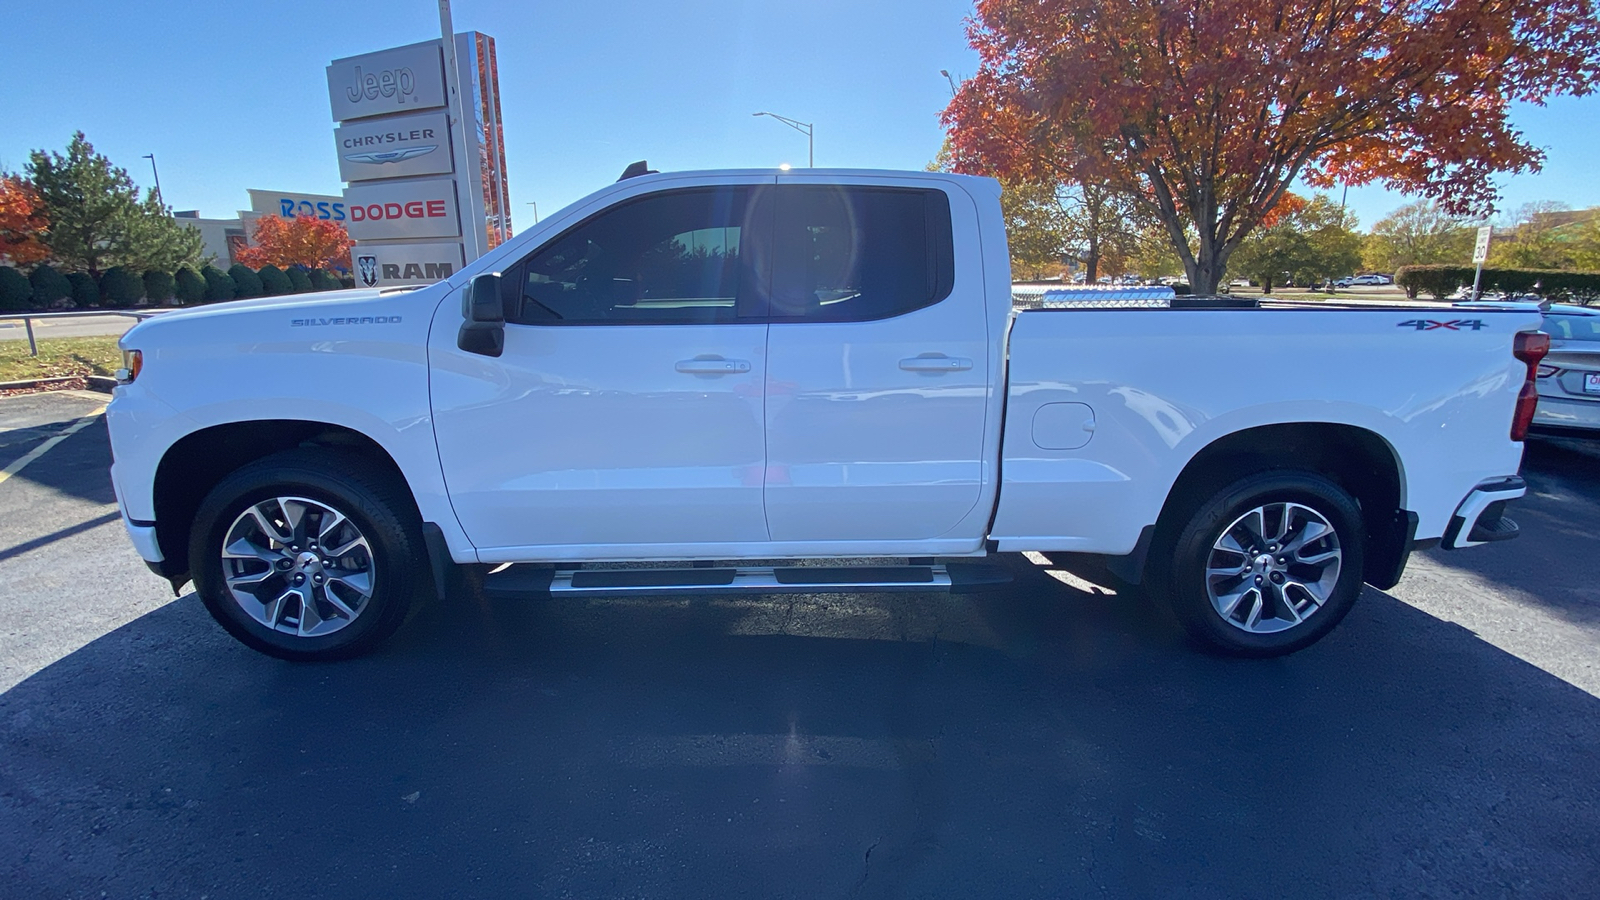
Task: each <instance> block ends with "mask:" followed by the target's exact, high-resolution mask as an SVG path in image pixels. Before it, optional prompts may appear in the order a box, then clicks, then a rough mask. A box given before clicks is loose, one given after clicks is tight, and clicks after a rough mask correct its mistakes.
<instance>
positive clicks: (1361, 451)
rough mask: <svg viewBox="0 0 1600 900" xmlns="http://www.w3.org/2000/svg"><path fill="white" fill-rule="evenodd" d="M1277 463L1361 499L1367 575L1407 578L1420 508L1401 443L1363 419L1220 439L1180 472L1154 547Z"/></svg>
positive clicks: (1384, 583)
mask: <svg viewBox="0 0 1600 900" xmlns="http://www.w3.org/2000/svg"><path fill="white" fill-rule="evenodd" d="M1273 469H1307V470H1310V471H1312V472H1317V473H1319V474H1321V475H1323V476H1325V477H1327V478H1329V479H1330V480H1332V481H1333V482H1334V483H1335V484H1338V485H1339V486H1340V487H1341V488H1343V489H1344V490H1345V491H1347V492H1348V493H1349V494H1350V495H1351V496H1352V497H1354V498H1355V499H1356V503H1357V505H1358V506H1359V507H1360V509H1361V516H1362V525H1363V527H1364V529H1365V535H1364V539H1365V540H1364V549H1365V550H1366V554H1365V555H1366V565H1365V571H1364V572H1363V576H1364V577H1363V580H1364V581H1366V582H1368V583H1371V584H1373V585H1375V586H1377V587H1379V588H1389V587H1393V586H1394V584H1395V582H1397V581H1399V577H1400V570H1401V569H1403V567H1404V565H1405V561H1406V557H1407V555H1409V553H1410V547H1411V540H1412V538H1413V537H1414V534H1415V528H1416V516H1415V514H1412V513H1409V512H1408V511H1407V510H1406V509H1405V472H1404V470H1403V468H1402V464H1401V461H1400V455H1399V453H1397V452H1396V451H1395V448H1394V446H1393V445H1392V444H1390V443H1389V441H1387V440H1386V439H1384V437H1383V436H1382V435H1380V434H1378V433H1377V432H1375V431H1372V430H1371V429H1368V428H1363V427H1361V426H1359V425H1349V424H1343V423H1333V422H1296V423H1285V424H1273V425H1259V426H1255V427H1251V428H1245V429H1241V430H1239V431H1234V432H1230V433H1229V434H1226V435H1223V436H1221V437H1219V438H1216V439H1215V440H1213V441H1212V442H1211V443H1209V444H1207V445H1206V446H1205V447H1203V448H1201V449H1200V451H1199V452H1197V453H1195V454H1194V455H1193V456H1192V457H1190V458H1189V460H1188V462H1186V463H1185V464H1184V467H1183V469H1182V470H1181V471H1180V472H1179V474H1178V477H1177V479H1176V480H1175V481H1174V482H1173V484H1172V488H1171V489H1170V490H1169V491H1168V492H1167V497H1166V501H1165V502H1164V503H1163V504H1162V507H1161V513H1160V516H1159V517H1158V518H1157V520H1156V523H1155V527H1154V529H1153V532H1152V534H1151V541H1150V546H1151V547H1152V548H1159V547H1166V546H1169V545H1170V543H1171V541H1173V540H1175V539H1176V536H1177V532H1178V531H1179V530H1181V529H1182V528H1183V526H1184V523H1186V522H1187V521H1188V518H1189V516H1190V515H1192V514H1193V512H1194V510H1195V509H1196V508H1197V507H1198V506H1199V505H1200V504H1201V503H1202V502H1204V501H1205V499H1206V498H1207V497H1209V496H1211V495H1212V494H1214V493H1216V492H1217V491H1219V490H1221V489H1222V488H1224V487H1226V486H1227V485H1229V484H1232V483H1233V482H1235V481H1237V480H1238V479H1240V478H1243V477H1245V476H1247V475H1250V474H1252V473H1257V472H1263V471H1269V470H1273Z"/></svg>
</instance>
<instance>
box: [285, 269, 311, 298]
mask: <svg viewBox="0 0 1600 900" xmlns="http://www.w3.org/2000/svg"><path fill="white" fill-rule="evenodd" d="M283 274H285V275H287V276H289V286H290V287H291V288H292V290H291V291H290V293H294V294H309V293H311V278H310V276H308V275H306V270H305V269H302V268H300V267H299V266H290V267H289V268H288V269H287V270H285V271H284V273H283Z"/></svg>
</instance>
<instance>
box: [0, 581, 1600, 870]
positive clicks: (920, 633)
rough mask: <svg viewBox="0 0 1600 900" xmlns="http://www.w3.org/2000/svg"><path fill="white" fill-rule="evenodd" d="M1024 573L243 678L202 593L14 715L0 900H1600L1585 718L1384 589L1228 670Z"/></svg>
mask: <svg viewBox="0 0 1600 900" xmlns="http://www.w3.org/2000/svg"><path fill="white" fill-rule="evenodd" d="M1012 564H1013V565H1014V566H1015V567H1016V571H1017V575H1018V578H1019V580H1018V582H1017V583H1016V584H1015V585H1014V586H1013V587H1012V588H1010V589H1008V590H1005V591H1002V592H997V593H992V594H983V595H972V596H967V597H929V596H909V595H901V596H890V595H856V596H839V595H832V596H830V595H817V596H806V597H795V598H763V599H760V600H752V601H737V602H733V601H728V602H709V601H695V602H681V603H680V602H667V601H647V602H626V603H624V602H576V601H566V602H559V603H557V602H542V603H505V602H501V603H489V602H485V601H480V600H473V599H470V598H467V597H453V598H451V600H450V601H448V602H446V603H442V604H434V605H432V606H430V607H428V608H427V609H425V610H424V611H422V612H421V613H420V614H419V615H418V616H417V617H416V618H415V619H414V620H413V621H412V622H411V623H410V624H409V625H408V626H407V629H406V630H405V631H403V632H402V633H401V635H400V636H399V638H398V639H397V640H396V641H395V642H394V643H393V644H391V645H390V646H389V647H387V648H386V649H385V650H384V651H383V652H381V653H380V654H378V655H375V656H373V657H369V658H366V659H361V660H356V661H353V662H349V663H343V664H337V665H291V664H286V663H281V662H278V661H275V660H270V659H267V658H264V657H260V656H256V655H254V654H252V653H251V652H250V651H248V650H245V649H243V648H242V647H239V646H238V645H236V644H234V643H233V642H232V641H231V640H229V639H228V638H226V637H225V636H224V635H222V633H221V632H220V630H219V629H217V628H216V627H215V626H214V625H212V624H211V622H210V621H209V620H208V619H207V618H206V617H205V614H204V612H203V610H202V609H201V608H200V605H199V604H198V602H197V601H196V600H195V599H194V597H193V596H192V595H186V596H184V597H183V598H181V599H180V600H178V601H175V602H173V603H171V604H169V605H168V606H166V607H163V608H161V609H160V610H158V611H157V612H154V613H152V614H150V615H147V616H145V617H143V618H141V619H139V620H137V621H135V622H133V623H131V624H129V625H127V626H125V627H123V628H121V629H119V630H117V631H115V632H113V633H110V634H108V635H106V636H104V637H103V638H101V639H99V640H96V641H94V642H93V643H91V644H89V645H87V646H85V647H83V648H82V649H81V650H79V651H77V652H75V653H72V654H71V655H69V656H67V657H66V658H64V659H62V660H60V661H59V662H57V663H55V664H53V665H51V666H49V667H48V668H46V669H44V670H43V671H41V672H39V673H38V674H36V675H35V676H34V677H32V678H30V679H28V680H27V681H25V682H23V683H21V684H20V685H18V686H17V687H16V688H14V689H13V690H11V691H9V692H7V693H6V694H4V695H3V696H0V759H4V760H5V765H4V766H0V836H3V838H4V839H3V840H0V878H3V879H5V881H6V882H7V883H9V884H11V885H12V886H13V889H14V890H15V891H16V892H17V894H16V895H17V896H29V897H40V898H44V897H55V896H68V895H71V896H76V895H78V894H80V893H85V892H88V891H90V890H91V889H93V890H104V891H107V892H109V893H110V894H111V895H113V896H143V895H146V894H148V895H152V896H154V895H157V894H160V895H166V894H169V893H170V894H184V895H198V894H201V893H210V894H211V895H212V896H239V895H243V894H245V893H250V894H265V895H276V896H311V895H316V896H324V897H371V896H386V897H409V896H419V897H420V896H427V897H437V896H446V895H452V896H453V895H475V896H508V895H517V896H521V895H556V896H635V895H640V896H642V895H651V896H692V897H714V896H729V897H733V896H771V897H783V896H794V897H843V896H901V895H915V896H952V897H963V898H969V897H973V896H1004V897H1032V896H1052V897H1059V896H1077V895H1083V894H1088V893H1091V892H1094V893H1103V894H1110V895H1112V896H1134V895H1161V896H1189V897H1205V896H1217V897H1223V896H1227V897H1234V896H1247V895H1248V896H1284V895H1317V896H1328V895H1350V894H1362V895H1368V894H1391V893H1397V892H1405V893H1412V892H1426V893H1436V894H1464V893H1474V892H1482V891H1485V890H1487V891H1492V892H1498V891H1502V890H1505V891H1511V890H1515V891H1519V892H1523V893H1528V894H1533V895H1546V896H1579V895H1582V894H1585V893H1587V892H1588V891H1589V890H1591V887H1592V885H1593V884H1594V883H1596V879H1597V878H1600V850H1597V844H1596V842H1595V841H1594V840H1593V837H1594V833H1595V825H1594V823H1595V822H1596V821H1600V809H1597V806H1600V786H1597V782H1596V780H1595V779H1594V777H1593V773H1594V772H1595V771H1596V768H1597V763H1600V759H1597V751H1596V749H1595V748H1596V747H1600V715H1597V713H1600V701H1597V699H1596V698H1594V697H1592V696H1590V695H1588V694H1586V693H1584V692H1582V691H1579V690H1577V689H1575V688H1573V687H1571V686H1569V685H1567V684H1565V683H1563V682H1561V681H1559V680H1557V679H1555V678H1553V677H1551V676H1549V675H1547V674H1545V673H1544V672H1542V671H1540V670H1538V669H1536V668H1534V667H1533V666H1531V665H1528V664H1526V663H1524V662H1522V661H1521V660H1519V659H1517V658H1515V657H1513V656H1510V655H1508V654H1506V653H1503V652H1501V651H1499V650H1497V649H1495V648H1494V647H1491V646H1489V645H1487V644H1485V643H1483V642H1481V641H1479V640H1478V639H1477V638H1475V637H1474V636H1473V635H1471V634H1469V633H1467V632H1466V631H1464V630H1463V629H1461V628H1459V627H1457V626H1454V625H1451V624H1447V623H1444V622H1441V621H1439V620H1437V619H1434V618H1432V617H1430V616H1428V615H1426V614H1423V613H1421V612H1419V611H1417V610H1416V609H1414V608H1412V607H1409V606H1406V605H1405V604H1403V603H1400V602H1398V601H1396V600H1394V599H1393V598H1391V597H1389V596H1387V595H1385V594H1383V593H1380V592H1376V591H1370V590H1369V591H1368V592H1367V594H1366V595H1365V596H1364V597H1363V599H1362V601H1361V602H1360V603H1359V604H1358V605H1357V608H1356V610H1355V611H1354V612H1353V613H1352V614H1351V615H1350V617H1349V618H1348V619H1347V620H1346V622H1345V623H1344V624H1343V625H1342V626H1341V627H1340V628H1339V629H1338V630H1337V631H1335V632H1334V634H1333V635H1332V636H1330V637H1329V638H1328V639H1327V640H1325V641H1324V642H1323V643H1322V644H1320V645H1318V646H1316V647H1313V648H1311V649H1310V650H1307V651H1305V652H1303V653H1300V654H1298V655H1296V656H1293V657H1290V658H1287V659H1281V660H1269V661H1258V662H1241V661H1234V660H1225V659H1218V658H1215V657H1210V656H1206V655H1203V654H1200V653H1198V652H1196V651H1195V650H1194V649H1193V648H1191V647H1190V646H1188V644H1187V643H1186V642H1185V640H1184V639H1183V638H1182V636H1181V635H1180V634H1179V633H1178V632H1177V630H1176V629H1175V628H1174V627H1173V626H1172V625H1171V623H1170V622H1168V621H1166V620H1165V619H1164V618H1163V617H1161V616H1158V615H1156V614H1154V613H1153V611H1152V609H1151V607H1150V606H1149V605H1148V604H1144V603H1141V602H1129V600H1128V598H1120V597H1106V596H1099V595H1096V594H1093V593H1089V592H1085V591H1081V590H1074V589H1072V588H1069V587H1067V586H1065V585H1062V584H1060V583H1058V582H1057V581H1055V580H1054V579H1052V578H1051V577H1050V576H1049V575H1048V574H1047V573H1046V572H1045V571H1044V570H1043V569H1041V568H1039V567H1034V566H1029V565H1027V564H1026V563H1023V562H1019V561H1015V560H1014V561H1012ZM1513 885H1514V886H1515V887H1514V888H1513V887H1510V886H1513Z"/></svg>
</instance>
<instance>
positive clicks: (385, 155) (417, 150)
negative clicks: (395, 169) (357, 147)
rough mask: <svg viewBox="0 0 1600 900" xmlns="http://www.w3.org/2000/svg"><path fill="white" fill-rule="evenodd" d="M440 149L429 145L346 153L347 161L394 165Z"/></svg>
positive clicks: (434, 145)
mask: <svg viewBox="0 0 1600 900" xmlns="http://www.w3.org/2000/svg"><path fill="white" fill-rule="evenodd" d="M437 149H439V145H438V144H428V145H427V146H424V147H405V148H402V149H400V150H365V151H362V152H361V153H346V154H345V155H344V158H345V159H348V160H350V161H351V162H359V163H392V162H404V161H406V160H408V159H415V158H417V157H419V156H426V155H428V154H429V153H432V152H433V151H435V150H437Z"/></svg>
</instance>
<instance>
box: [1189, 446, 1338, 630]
mask: <svg viewBox="0 0 1600 900" xmlns="http://www.w3.org/2000/svg"><path fill="white" fill-rule="evenodd" d="M1361 521H1362V520H1361V510H1360V508H1359V507H1358V506H1357V505H1356V501H1355V500H1354V499H1352V498H1351V496H1350V495H1349V493H1347V492H1346V491H1345V490H1344V489H1343V488H1341V487H1339V486H1338V485H1336V484H1334V483H1333V482H1331V481H1329V480H1328V479H1326V478H1323V477H1321V476H1319V475H1314V474H1312V473H1310V472H1303V471H1298V470H1278V471H1270V472H1264V473H1261V474H1258V475H1251V476H1249V477H1246V478H1243V479H1240V480H1239V481H1236V482H1234V483H1233V484H1231V485H1229V486H1227V487H1225V488H1223V489H1222V490H1220V491H1218V492H1217V493H1216V494H1214V495H1212V496H1211V497H1210V498H1208V499H1206V500H1205V501H1203V502H1202V503H1200V505H1199V507H1198V508H1197V509H1196V510H1195V511H1194V514H1193V515H1192V516H1191V517H1190V518H1189V520H1188V522H1187V523H1186V524H1185V525H1184V527H1183V528H1182V530H1181V531H1179V532H1178V535H1177V538H1176V540H1175V541H1174V542H1173V543H1172V544H1171V549H1170V553H1169V554H1167V555H1166V556H1167V559H1166V565H1165V566H1163V571H1161V572H1160V573H1159V576H1158V585H1159V587H1160V588H1161V589H1162V590H1161V593H1163V594H1164V595H1165V596H1166V597H1167V598H1168V600H1169V602H1170V603H1171V605H1172V609H1173V611H1174V612H1175V613H1176V614H1177V616H1178V618H1179V619H1180V620H1181V621H1182V622H1183V624H1184V626H1185V627H1186V628H1187V629H1188V630H1189V633H1190V634H1192V635H1193V636H1194V637H1195V638H1197V639H1199V640H1200V641H1201V642H1203V643H1205V644H1207V645H1209V646H1210V647H1212V648H1214V649H1217V650H1220V651H1222V652H1224V653H1227V654H1230V655H1234V656H1253V657H1265V656H1281V655H1283V654H1287V653H1293V652H1294V651H1296V650H1299V649H1302V648H1304V647H1307V646H1309V645H1311V644H1313V643H1316V642H1317V641H1318V640H1320V639H1321V638H1322V637H1323V635H1326V634H1327V633H1328V632H1329V631H1332V630H1333V628H1334V626H1335V625H1338V624H1339V620H1340V619H1343V618H1344V616H1345V614H1346V613H1348V612H1349V611H1350V608H1351V606H1353V605H1354V604H1355V601H1356V597H1357V596H1358V595H1359V594H1360V593H1361V584H1362V580H1363V576H1362V571H1363V569H1362V566H1363V556H1362V545H1363V536H1364V532H1363V529H1362V527H1361Z"/></svg>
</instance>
